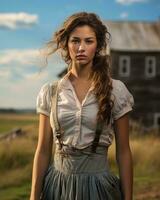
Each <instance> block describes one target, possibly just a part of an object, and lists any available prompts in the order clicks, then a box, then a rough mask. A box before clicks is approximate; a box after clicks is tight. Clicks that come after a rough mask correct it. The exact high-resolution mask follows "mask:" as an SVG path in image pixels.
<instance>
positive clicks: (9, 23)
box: [0, 12, 38, 30]
mask: <svg viewBox="0 0 160 200" xmlns="http://www.w3.org/2000/svg"><path fill="white" fill-rule="evenodd" d="M37 23H38V15H36V14H28V13H25V12H20V13H0V28H7V29H11V30H14V29H18V28H27V27H30V26H33V25H35V24H37Z"/></svg>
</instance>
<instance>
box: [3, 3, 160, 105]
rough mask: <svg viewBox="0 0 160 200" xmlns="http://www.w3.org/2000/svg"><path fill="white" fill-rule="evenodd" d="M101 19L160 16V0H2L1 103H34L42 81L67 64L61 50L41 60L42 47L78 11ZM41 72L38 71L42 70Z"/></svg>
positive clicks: (152, 18) (151, 17)
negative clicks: (47, 63)
mask: <svg viewBox="0 0 160 200" xmlns="http://www.w3.org/2000/svg"><path fill="white" fill-rule="evenodd" d="M78 11H88V12H95V13H97V14H98V15H99V16H100V17H101V19H102V20H114V21H117V20H118V21H119V20H132V21H157V20H158V19H160V1H159V0H112V1H111V0H110V1H109V0H76V1H75V0H68V1H67V0H60V1H53V0H52V1H51V0H46V1H33V0H32V1H31V0H27V1H22V0H12V1H11V0H0V38H1V43H0V107H2V108H35V106H36V96H37V94H38V91H39V90H40V87H41V86H42V85H43V84H44V83H46V82H51V81H53V80H55V79H56V75H57V73H59V72H60V71H61V70H62V69H63V68H64V66H65V63H64V62H63V61H62V60H60V58H59V57H58V56H57V55H54V56H53V58H52V59H51V60H50V62H49V65H48V66H47V67H45V68H43V70H42V71H41V72H40V69H41V66H42V65H43V60H42V57H40V55H39V49H40V48H42V47H43V46H44V44H45V43H46V42H47V41H48V40H49V39H50V38H51V36H52V34H53V32H54V31H55V30H56V29H57V28H58V27H59V26H60V25H61V24H62V22H63V21H64V19H65V18H66V17H68V16H69V15H71V14H72V13H74V12H78ZM39 72H40V73H39Z"/></svg>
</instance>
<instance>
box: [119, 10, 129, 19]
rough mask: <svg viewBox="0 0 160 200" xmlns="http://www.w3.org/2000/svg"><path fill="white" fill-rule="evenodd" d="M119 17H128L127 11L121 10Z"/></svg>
mask: <svg viewBox="0 0 160 200" xmlns="http://www.w3.org/2000/svg"><path fill="white" fill-rule="evenodd" d="M120 17H121V18H122V19H126V18H127V17H128V13H127V12H122V13H121V14H120Z"/></svg>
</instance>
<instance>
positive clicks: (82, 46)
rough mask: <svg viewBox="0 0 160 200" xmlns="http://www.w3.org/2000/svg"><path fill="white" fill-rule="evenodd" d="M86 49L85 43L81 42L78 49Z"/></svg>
mask: <svg viewBox="0 0 160 200" xmlns="http://www.w3.org/2000/svg"><path fill="white" fill-rule="evenodd" d="M84 50H85V45H84V43H83V42H81V43H80V45H79V47H78V51H84Z"/></svg>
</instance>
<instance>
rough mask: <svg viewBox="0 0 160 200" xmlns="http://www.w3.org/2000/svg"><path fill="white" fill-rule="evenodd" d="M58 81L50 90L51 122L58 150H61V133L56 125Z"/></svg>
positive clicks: (57, 124)
mask: <svg viewBox="0 0 160 200" xmlns="http://www.w3.org/2000/svg"><path fill="white" fill-rule="evenodd" d="M58 83H59V82H58V81H55V82H54V83H53V88H52V109H53V112H52V113H53V121H54V126H55V134H56V137H57V139H58V141H59V149H61V148H62V142H61V135H62V131H61V128H60V125H59V123H58V117H57V108H58V106H57V100H58Z"/></svg>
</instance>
